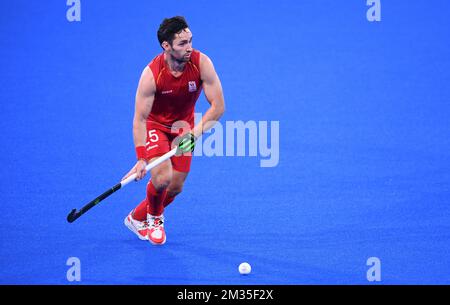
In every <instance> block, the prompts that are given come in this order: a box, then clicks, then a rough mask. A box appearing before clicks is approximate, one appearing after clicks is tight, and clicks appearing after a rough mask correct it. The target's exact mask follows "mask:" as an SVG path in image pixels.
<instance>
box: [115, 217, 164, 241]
mask: <svg viewBox="0 0 450 305" xmlns="http://www.w3.org/2000/svg"><path fill="white" fill-rule="evenodd" d="M123 223H124V224H125V226H126V227H127V228H128V229H130V231H131V232H133V233H134V234H136V235H137V237H138V238H139V239H140V240H148V239H147V237H143V236H142V235H141V234H139V232H138V231H137V230H136V229H135V228H134V226H133V225H132V224H131V222H129V221H128V216H127V217H125V220H124V221H123ZM164 242H165V241H164Z"/></svg>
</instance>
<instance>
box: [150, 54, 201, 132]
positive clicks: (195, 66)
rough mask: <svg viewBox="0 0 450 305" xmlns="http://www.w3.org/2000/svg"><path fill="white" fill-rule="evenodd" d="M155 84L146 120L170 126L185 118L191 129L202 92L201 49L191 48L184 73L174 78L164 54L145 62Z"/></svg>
mask: <svg viewBox="0 0 450 305" xmlns="http://www.w3.org/2000/svg"><path fill="white" fill-rule="evenodd" d="M148 66H149V67H150V69H151V70H152V73H153V77H154V79H155V84H156V93H155V98H154V101H153V107H152V110H151V112H150V114H149V116H148V118H147V123H150V124H152V123H159V124H161V125H164V126H165V127H168V128H170V127H171V126H172V124H173V123H174V122H176V121H186V122H188V123H189V125H190V126H191V129H192V128H194V107H195V103H196V102H197V99H198V97H199V96H200V93H201V91H202V81H201V78H200V52H199V51H197V50H193V52H192V54H191V58H190V60H189V61H188V62H187V63H186V66H185V68H184V71H183V73H182V74H181V75H180V76H178V77H175V76H173V74H172V73H170V70H169V67H168V65H167V63H166V61H165V60H164V53H161V54H159V55H158V56H156V57H155V58H154V59H153V60H152V61H151V62H150V64H149V65H148Z"/></svg>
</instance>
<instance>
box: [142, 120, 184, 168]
mask: <svg viewBox="0 0 450 305" xmlns="http://www.w3.org/2000/svg"><path fill="white" fill-rule="evenodd" d="M182 134H183V130H182V129H180V130H179V131H178V132H173V131H172V130H170V129H169V128H166V127H164V126H160V125H159V124H156V123H153V122H147V141H146V144H145V147H146V148H147V158H148V159H149V160H150V159H152V158H155V157H159V156H162V155H164V154H165V153H167V152H169V151H170V150H171V147H172V145H173V143H172V142H173V140H174V139H175V138H176V137H178V136H180V135H182ZM173 147H175V146H173ZM170 161H171V162H172V167H173V169H174V170H176V171H179V172H185V173H187V172H189V170H190V169H191V161H192V154H191V153H189V154H184V155H180V156H173V157H172V158H170Z"/></svg>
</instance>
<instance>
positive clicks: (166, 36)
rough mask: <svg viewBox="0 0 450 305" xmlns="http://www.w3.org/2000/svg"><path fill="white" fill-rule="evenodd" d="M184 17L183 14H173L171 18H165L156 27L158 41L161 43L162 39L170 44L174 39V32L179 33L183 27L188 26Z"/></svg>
mask: <svg viewBox="0 0 450 305" xmlns="http://www.w3.org/2000/svg"><path fill="white" fill-rule="evenodd" d="M188 27H189V26H188V24H187V22H186V19H184V17H183V16H175V17H172V18H165V19H164V20H163V21H162V23H161V24H160V26H159V29H158V41H159V44H160V45H161V44H162V43H163V42H164V41H167V42H168V43H169V44H170V45H172V42H173V40H174V39H175V34H178V33H180V32H181V31H182V30H184V29H185V28H188Z"/></svg>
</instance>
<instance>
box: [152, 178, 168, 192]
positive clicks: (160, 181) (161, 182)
mask: <svg viewBox="0 0 450 305" xmlns="http://www.w3.org/2000/svg"><path fill="white" fill-rule="evenodd" d="M154 180H155V181H154V184H153V185H154V186H155V189H156V190H158V191H160V190H163V189H166V188H167V187H168V186H169V185H170V181H171V176H170V175H169V174H164V175H160V176H157V177H155V178H154Z"/></svg>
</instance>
